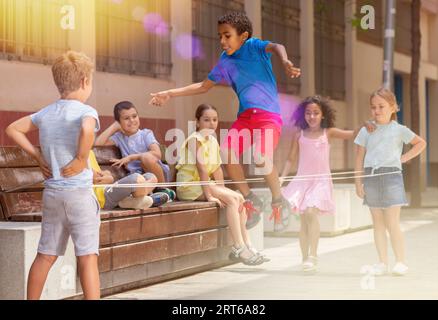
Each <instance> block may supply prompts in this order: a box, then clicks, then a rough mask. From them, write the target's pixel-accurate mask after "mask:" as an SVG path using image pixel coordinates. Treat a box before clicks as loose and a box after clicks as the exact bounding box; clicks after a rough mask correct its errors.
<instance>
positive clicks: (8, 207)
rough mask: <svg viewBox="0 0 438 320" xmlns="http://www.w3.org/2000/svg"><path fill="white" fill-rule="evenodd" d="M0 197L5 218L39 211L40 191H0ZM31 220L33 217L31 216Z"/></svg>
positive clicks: (40, 204) (40, 203) (40, 202)
mask: <svg viewBox="0 0 438 320" xmlns="http://www.w3.org/2000/svg"><path fill="white" fill-rule="evenodd" d="M0 199H1V202H2V206H3V210H4V212H3V215H4V216H5V218H6V219H9V218H11V217H15V216H19V215H23V214H28V215H32V214H36V213H40V211H41V206H42V192H13V193H0ZM32 221H35V219H34V218H33V219H32Z"/></svg>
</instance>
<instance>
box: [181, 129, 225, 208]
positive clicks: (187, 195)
mask: <svg viewBox="0 0 438 320" xmlns="http://www.w3.org/2000/svg"><path fill="white" fill-rule="evenodd" d="M192 139H196V140H192ZM191 140H192V143H193V142H194V143H197V142H200V143H201V146H202V150H203V155H202V158H203V159H204V165H205V167H206V169H207V172H208V175H209V177H210V178H211V175H212V174H213V172H215V171H216V170H217V169H218V168H219V167H220V166H221V164H222V161H221V156H220V148H219V143H218V142H217V140H216V138H215V137H213V136H208V137H204V136H202V135H201V134H200V133H199V132H194V133H193V134H191V135H190V136H189V137H188V138H187V140H186V141H184V144H183V145H182V147H181V153H180V155H181V157H180V159H179V161H178V164H177V165H176V169H177V170H178V173H177V175H176V181H177V182H192V181H200V180H201V178H200V177H199V172H198V168H197V167H196V155H194V154H193V153H192V152H190V151H189V149H188V144H189V141H191ZM176 192H177V195H178V198H179V199H180V200H196V199H198V198H199V197H200V196H201V195H202V192H203V191H202V187H201V186H179V187H177V189H176Z"/></svg>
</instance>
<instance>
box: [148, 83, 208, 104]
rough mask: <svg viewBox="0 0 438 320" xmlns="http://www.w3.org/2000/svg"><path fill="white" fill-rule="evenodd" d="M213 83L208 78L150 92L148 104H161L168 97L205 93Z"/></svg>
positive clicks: (168, 98) (165, 101)
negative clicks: (180, 86) (178, 86)
mask: <svg viewBox="0 0 438 320" xmlns="http://www.w3.org/2000/svg"><path fill="white" fill-rule="evenodd" d="M214 85H215V83H214V82H213V81H211V80H210V79H205V80H204V81H202V82H198V83H193V84H191V85H189V86H186V87H182V88H176V89H170V90H165V91H160V92H155V93H151V97H152V99H151V100H150V101H149V104H150V105H153V106H163V105H165V104H166V103H167V102H168V101H169V100H170V98H173V97H184V96H193V95H197V94H201V93H205V92H207V91H208V90H210V89H211V88H212V87H213V86H214Z"/></svg>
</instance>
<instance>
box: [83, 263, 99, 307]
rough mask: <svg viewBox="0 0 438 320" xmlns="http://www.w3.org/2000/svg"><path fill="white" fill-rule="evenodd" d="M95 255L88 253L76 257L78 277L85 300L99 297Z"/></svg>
mask: <svg viewBox="0 0 438 320" xmlns="http://www.w3.org/2000/svg"><path fill="white" fill-rule="evenodd" d="M97 258H98V257H97V255H95V254H90V255H86V256H81V257H78V267H79V278H80V280H81V286H82V290H83V291H84V298H85V300H99V299H100V279H99V269H98V265H97Z"/></svg>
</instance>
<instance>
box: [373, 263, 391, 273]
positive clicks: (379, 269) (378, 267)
mask: <svg viewBox="0 0 438 320" xmlns="http://www.w3.org/2000/svg"><path fill="white" fill-rule="evenodd" d="M371 272H372V274H373V275H375V276H383V275H384V274H386V273H388V266H387V265H386V264H384V263H383V262H380V263H376V264H374V265H372V271H371Z"/></svg>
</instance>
